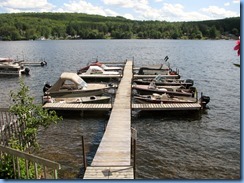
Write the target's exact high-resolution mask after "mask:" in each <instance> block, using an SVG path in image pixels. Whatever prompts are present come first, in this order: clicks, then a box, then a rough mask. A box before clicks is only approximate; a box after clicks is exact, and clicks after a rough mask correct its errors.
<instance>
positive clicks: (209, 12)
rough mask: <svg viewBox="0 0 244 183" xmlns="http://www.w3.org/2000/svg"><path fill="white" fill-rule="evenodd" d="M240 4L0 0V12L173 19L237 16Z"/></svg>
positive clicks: (219, 0)
mask: <svg viewBox="0 0 244 183" xmlns="http://www.w3.org/2000/svg"><path fill="white" fill-rule="evenodd" d="M240 4H241V3H240V0H0V13H18V12H70V13H73V12H76V13H87V14H96V15H103V16H122V17H125V18H127V19H131V20H159V21H169V22H175V21H201V20H216V19H223V18H228V17H239V16H240Z"/></svg>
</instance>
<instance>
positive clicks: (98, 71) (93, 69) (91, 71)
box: [78, 65, 121, 76]
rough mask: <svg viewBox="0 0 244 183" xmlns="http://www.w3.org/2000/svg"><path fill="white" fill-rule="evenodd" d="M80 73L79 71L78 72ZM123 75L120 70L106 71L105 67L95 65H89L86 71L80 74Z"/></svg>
mask: <svg viewBox="0 0 244 183" xmlns="http://www.w3.org/2000/svg"><path fill="white" fill-rule="evenodd" d="M78 73H79V72H78ZM97 74H99V75H121V72H119V71H105V70H104V69H103V68H101V67H99V66H95V65H91V66H89V68H88V69H87V70H86V71H85V72H82V73H80V74H79V75H80V76H82V75H97Z"/></svg>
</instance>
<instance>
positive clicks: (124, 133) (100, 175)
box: [84, 61, 134, 179]
mask: <svg viewBox="0 0 244 183" xmlns="http://www.w3.org/2000/svg"><path fill="white" fill-rule="evenodd" d="M132 66H133V62H132V61H127V62H126V65H125V67H124V74H123V75H124V76H123V78H122V79H121V81H120V84H119V87H118V90H117V93H116V97H115V101H114V104H113V108H112V111H111V115H110V118H109V121H108V124H107V128H106V131H105V133H104V135H103V138H102V141H101V143H100V145H99V147H98V149H97V152H96V154H95V157H94V159H93V161H92V164H91V166H90V167H87V169H86V172H85V175H84V179H133V178H134V177H133V175H134V174H133V168H132V167H131V81H132V76H133V73H132Z"/></svg>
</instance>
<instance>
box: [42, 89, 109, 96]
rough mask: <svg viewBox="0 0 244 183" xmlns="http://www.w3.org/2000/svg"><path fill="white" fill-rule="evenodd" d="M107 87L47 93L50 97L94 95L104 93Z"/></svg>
mask: <svg viewBox="0 0 244 183" xmlns="http://www.w3.org/2000/svg"><path fill="white" fill-rule="evenodd" d="M106 91H107V89H97V90H66V91H57V92H50V93H48V94H47V95H49V96H51V97H88V96H94V95H102V94H104V93H106Z"/></svg>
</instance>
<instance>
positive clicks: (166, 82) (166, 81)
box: [133, 74, 194, 88]
mask: <svg viewBox="0 0 244 183" xmlns="http://www.w3.org/2000/svg"><path fill="white" fill-rule="evenodd" d="M152 81H154V82H155V84H156V85H159V86H184V87H186V88H189V87H191V86H193V85H194V81H193V80H192V79H186V80H182V79H175V78H173V79H170V78H166V77H164V76H162V75H161V74H159V75H157V76H156V77H155V78H138V79H134V80H133V82H134V83H136V84H141V85H149V84H150V83H151V82H152Z"/></svg>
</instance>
